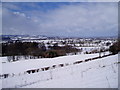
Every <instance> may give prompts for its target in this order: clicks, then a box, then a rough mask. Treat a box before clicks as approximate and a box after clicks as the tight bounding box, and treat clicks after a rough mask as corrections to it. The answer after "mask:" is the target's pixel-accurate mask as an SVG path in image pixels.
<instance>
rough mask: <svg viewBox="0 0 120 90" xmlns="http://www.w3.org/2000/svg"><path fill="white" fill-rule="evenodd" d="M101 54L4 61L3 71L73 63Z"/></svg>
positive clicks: (17, 71)
mask: <svg viewBox="0 0 120 90" xmlns="http://www.w3.org/2000/svg"><path fill="white" fill-rule="evenodd" d="M96 56H99V54H98V53H97V54H80V55H72V56H62V57H56V58H42V59H30V60H21V61H16V62H11V63H3V65H2V67H3V73H20V72H23V71H26V70H30V69H36V68H42V67H46V66H52V65H54V64H55V65H57V64H61V63H62V64H64V63H73V62H75V61H78V60H81V61H82V60H85V59H88V58H92V57H96Z"/></svg>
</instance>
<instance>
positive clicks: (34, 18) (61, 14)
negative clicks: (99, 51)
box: [2, 2, 118, 37]
mask: <svg viewBox="0 0 120 90" xmlns="http://www.w3.org/2000/svg"><path fill="white" fill-rule="evenodd" d="M2 7H3V8H2V16H3V17H2V19H3V20H2V24H3V28H2V30H3V34H19V35H21V34H22V35H23V34H30V35H46V36H67V37H69V36H70V37H71V36H73V37H101V36H117V33H118V6H117V2H116V3H115V2H112V3H110V2H106V3H105V2H103V3H100V2H97V3H95V2H86V3H85V2H81V3H80V2H78V3H75V2H64V3H60V2H56V3H55V2H46V3H45V2H36V3H30V2H26V3H25V2H17V3H14V2H11V3H3V4H2Z"/></svg>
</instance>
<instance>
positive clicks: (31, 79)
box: [2, 55, 118, 88]
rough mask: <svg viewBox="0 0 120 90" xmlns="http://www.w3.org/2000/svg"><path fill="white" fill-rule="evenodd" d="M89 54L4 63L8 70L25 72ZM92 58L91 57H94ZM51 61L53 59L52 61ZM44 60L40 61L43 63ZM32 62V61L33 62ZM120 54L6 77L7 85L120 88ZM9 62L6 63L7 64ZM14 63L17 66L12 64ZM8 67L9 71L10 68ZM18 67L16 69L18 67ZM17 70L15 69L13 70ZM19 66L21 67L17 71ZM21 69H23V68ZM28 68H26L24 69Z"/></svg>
mask: <svg viewBox="0 0 120 90" xmlns="http://www.w3.org/2000/svg"><path fill="white" fill-rule="evenodd" d="M87 57H89V55H88V56H84V55H83V56H82V57H81V58H80V56H77V55H74V56H68V57H67V56H64V57H58V58H53V59H52V60H50V59H49V58H48V59H43V60H44V61H43V60H35V61H34V60H31V61H20V62H14V63H4V64H3V66H4V68H3V71H4V72H8V73H9V72H10V73H11V72H15V73H17V72H22V71H23V70H24V69H30V68H37V67H38V66H39V67H42V65H43V66H45V65H52V64H57V63H65V62H69V61H70V60H71V62H73V61H74V60H78V59H79V60H83V59H84V58H87ZM90 57H91V56H90ZM69 59H70V60H69ZM49 60H50V61H49ZM39 61H40V62H39ZM30 62H31V63H30ZM117 62H118V55H112V56H108V57H105V58H101V59H96V60H93V61H89V62H83V63H80V64H76V65H70V66H66V67H59V68H56V69H50V70H48V71H41V72H38V73H33V74H19V75H15V76H14V77H12V76H11V77H9V78H6V79H2V82H3V84H2V87H3V88H21V87H22V88H117V87H118V64H117ZM5 65H6V66H5ZM12 65H13V66H12ZM7 66H8V67H7ZM6 68H7V69H8V70H7V69H6ZM14 68H15V69H14ZM11 69H13V71H12V70H11ZM16 69H17V70H16ZM19 70H20V71H19ZM24 71H25V70H24Z"/></svg>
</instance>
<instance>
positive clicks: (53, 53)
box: [2, 41, 80, 61]
mask: <svg viewBox="0 0 120 90" xmlns="http://www.w3.org/2000/svg"><path fill="white" fill-rule="evenodd" d="M79 51H80V50H79V49H76V48H73V47H72V46H69V45H65V46H58V44H57V43H55V44H54V45H53V46H48V48H46V46H45V44H44V43H37V42H21V41H16V42H9V43H2V56H8V57H9V58H8V60H9V61H11V60H12V61H16V60H19V59H20V57H21V56H22V57H24V58H25V59H27V58H30V59H35V58H53V57H58V56H64V55H66V54H67V53H74V54H76V53H77V52H79Z"/></svg>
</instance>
